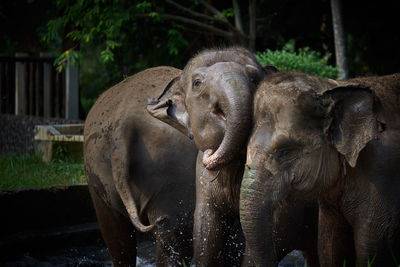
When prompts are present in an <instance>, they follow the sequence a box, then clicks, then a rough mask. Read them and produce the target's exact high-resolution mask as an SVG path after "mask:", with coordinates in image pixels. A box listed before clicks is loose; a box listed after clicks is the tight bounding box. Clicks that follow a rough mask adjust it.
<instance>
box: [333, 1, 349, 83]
mask: <svg viewBox="0 0 400 267" xmlns="http://www.w3.org/2000/svg"><path fill="white" fill-rule="evenodd" d="M331 10H332V25H333V33H334V40H335V55H336V65H337V66H338V67H339V70H340V73H339V79H347V78H348V67H347V58H346V45H345V40H344V32H343V20H342V13H341V2H340V0H331Z"/></svg>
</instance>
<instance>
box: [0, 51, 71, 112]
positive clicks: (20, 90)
mask: <svg viewBox="0 0 400 267" xmlns="http://www.w3.org/2000/svg"><path fill="white" fill-rule="evenodd" d="M53 62H54V57H50V56H49V55H48V54H47V53H41V54H40V56H38V57H32V56H28V55H27V54H24V53H17V54H16V55H15V57H7V56H0V113H3V114H16V115H20V114H21V115H34V116H42V117H56V118H67V119H78V116H79V112H78V110H79V73H78V66H72V64H70V62H67V68H66V70H64V71H63V72H61V73H60V72H58V71H56V70H55V68H54V66H53Z"/></svg>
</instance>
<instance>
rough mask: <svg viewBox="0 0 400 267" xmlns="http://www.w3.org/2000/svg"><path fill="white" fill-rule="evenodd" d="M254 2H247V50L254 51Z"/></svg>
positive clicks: (253, 0)
mask: <svg viewBox="0 0 400 267" xmlns="http://www.w3.org/2000/svg"><path fill="white" fill-rule="evenodd" d="M256 4H257V2H256V0H249V29H250V30H249V49H250V51H252V52H255V51H256Z"/></svg>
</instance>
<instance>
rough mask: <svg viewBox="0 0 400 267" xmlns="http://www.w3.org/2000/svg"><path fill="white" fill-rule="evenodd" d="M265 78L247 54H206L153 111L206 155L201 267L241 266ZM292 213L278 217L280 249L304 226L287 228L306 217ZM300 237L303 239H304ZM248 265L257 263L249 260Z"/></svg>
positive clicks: (199, 202) (201, 164) (200, 207)
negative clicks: (247, 171) (243, 216)
mask: <svg viewBox="0 0 400 267" xmlns="http://www.w3.org/2000/svg"><path fill="white" fill-rule="evenodd" d="M265 75H266V72H265V71H264V70H263V69H262V68H261V66H260V65H259V64H258V62H257V61H256V60H255V58H254V57H253V55H252V54H251V53H250V52H249V51H247V50H245V49H243V48H228V49H225V50H206V51H204V52H202V53H200V54H199V55H197V56H195V57H194V58H193V59H192V60H191V61H189V63H188V64H187V66H186V67H185V69H184V70H183V73H182V75H181V76H180V78H179V79H177V80H176V81H175V83H176V84H177V85H178V86H177V87H174V88H173V89H172V90H170V91H171V93H170V96H167V97H164V96H163V97H161V98H160V100H159V101H154V103H153V105H149V107H148V109H149V112H150V113H151V114H153V115H154V116H155V117H157V118H159V119H160V120H163V121H165V122H167V123H169V124H171V125H172V126H174V127H176V128H177V129H180V130H181V131H182V132H184V133H185V134H187V135H188V136H193V137H194V140H195V143H196V145H197V147H198V149H199V150H200V152H199V154H198V159H197V165H196V209H195V217H194V257H195V261H196V266H221V265H224V266H238V265H240V261H241V254H242V253H243V249H244V241H243V237H242V232H241V229H240V222H239V206H238V201H239V191H240V184H241V179H242V175H243V169H244V160H245V149H244V148H245V143H246V141H247V136H248V133H249V129H250V123H251V104H252V95H253V92H254V90H255V88H256V86H257V84H258V82H259V81H260V80H262V79H263V78H264V76H265ZM203 151H204V152H203ZM291 208H293V210H286V211H284V210H282V211H281V212H280V213H279V215H277V216H278V217H279V216H280V215H282V216H281V217H279V218H280V219H281V220H280V222H279V224H280V225H281V226H282V227H277V229H278V228H279V229H278V231H279V230H281V229H282V230H283V231H282V232H280V234H281V235H280V237H281V239H282V242H281V243H279V244H282V245H283V246H285V245H287V244H288V243H290V238H293V236H290V237H287V234H288V233H289V232H290V233H292V232H293V231H291V230H292V229H297V230H298V229H299V228H301V227H302V226H303V224H301V226H300V227H299V226H298V225H296V224H292V225H290V224H286V221H285V218H288V217H290V216H295V214H296V215H299V216H303V215H304V210H303V209H302V208H301V210H298V209H297V207H296V208H295V207H291ZM314 211H315V208H314ZM314 214H315V213H314ZM290 218H291V219H293V218H292V217H290ZM314 219H315V220H316V218H315V216H314ZM285 226H288V227H286V228H285ZM289 227H290V228H289ZM311 228H312V227H310V229H311ZM289 229H290V230H289ZM302 230H303V229H302ZM314 230H315V228H314ZM294 232H296V231H294ZM300 232H304V231H300ZM295 236H296V238H294V239H297V236H298V234H297V233H295ZM313 236H316V233H315V231H314V235H313ZM294 239H291V241H293V240H294ZM286 240H287V241H289V242H288V243H286V242H285V241H286ZM277 244H278V243H277ZM270 248H271V249H273V248H272V246H271V247H270ZM283 248H284V247H282V249H281V248H280V250H283ZM315 249H316V243H314V250H315ZM286 252H287V251H286ZM314 254H316V253H314ZM244 263H245V264H248V263H251V261H250V259H245V260H244Z"/></svg>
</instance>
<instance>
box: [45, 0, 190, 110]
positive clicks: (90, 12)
mask: <svg viewBox="0 0 400 267" xmlns="http://www.w3.org/2000/svg"><path fill="white" fill-rule="evenodd" d="M56 4H57V8H58V9H59V16H58V17H55V18H54V19H52V20H50V21H49V22H48V23H47V28H45V29H43V31H42V36H43V37H42V41H43V42H44V43H45V44H46V45H47V47H51V48H52V51H53V52H55V53H56V54H58V55H59V56H58V57H57V59H56V60H55V65H57V68H58V70H62V69H63V68H64V66H65V63H66V62H68V60H70V61H72V63H75V62H77V61H79V70H80V86H81V92H80V93H81V95H80V97H81V103H82V106H83V108H84V110H85V111H86V113H87V112H88V110H89V109H90V107H91V105H92V104H93V102H94V101H95V99H96V98H97V97H98V96H99V95H100V93H101V92H103V91H104V90H106V89H107V88H109V87H111V86H112V85H114V84H116V83H117V82H120V81H121V80H122V79H123V78H125V77H126V76H127V75H131V74H133V73H136V72H139V71H141V70H143V69H145V68H149V67H153V66H159V65H169V66H176V67H178V68H180V67H182V66H183V62H185V58H184V57H183V56H182V54H183V53H187V52H186V48H187V47H188V42H187V41H186V39H185V38H184V36H183V35H182V32H183V31H184V27H183V26H182V25H180V24H177V23H173V22H171V21H167V20H164V19H163V15H164V12H165V10H164V6H163V5H165V4H164V3H163V2H157V1H144V0H140V1H129V0H93V1H83V0H78V1H73V2H71V1H68V0H57V1H56ZM167 6H168V5H167ZM66 37H68V38H69V39H70V40H69V41H68V40H67V42H66V41H65V39H66ZM62 40H64V46H65V47H62V45H63V41H62ZM71 40H73V42H70V41H71ZM66 43H67V45H65V44H66ZM71 46H72V47H71ZM187 57H188V55H187Z"/></svg>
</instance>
